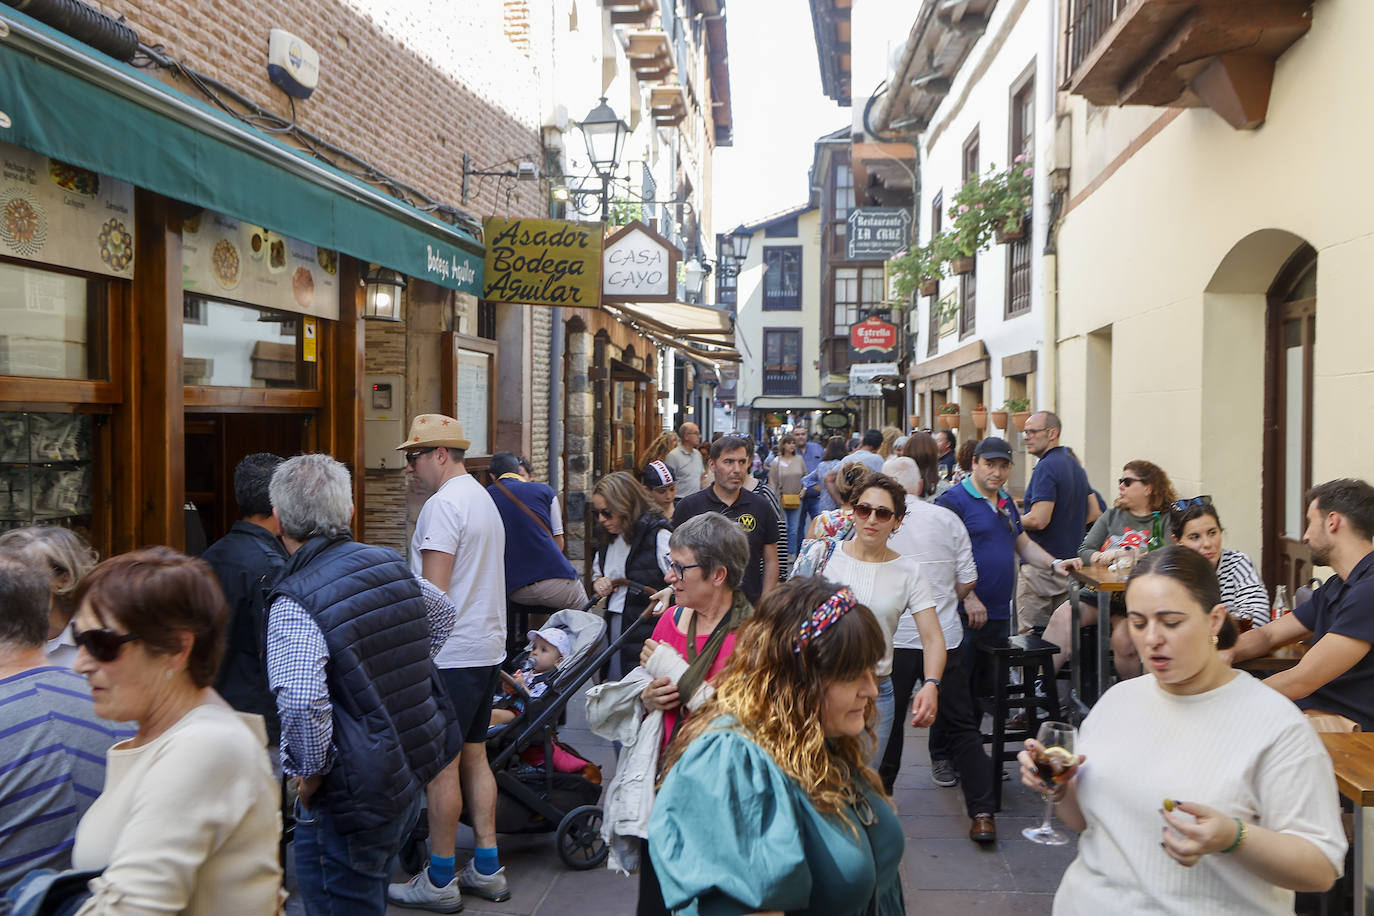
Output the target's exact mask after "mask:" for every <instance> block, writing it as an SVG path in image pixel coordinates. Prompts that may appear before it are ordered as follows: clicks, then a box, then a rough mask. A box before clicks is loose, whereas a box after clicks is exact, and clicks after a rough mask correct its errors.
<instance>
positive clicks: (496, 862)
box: [472, 846, 501, 875]
mask: <svg viewBox="0 0 1374 916" xmlns="http://www.w3.org/2000/svg"><path fill="white" fill-rule="evenodd" d="M472 861H473V862H475V863H477V872H478V873H479V874H483V875H494V874H496V873H497V872H498V871H500V870H501V856H500V854H499V853H498V852H497V851H496V847H495V846H490V847H487V848H486V849H483V848H482V847H481V846H478V847H477V848H476V849H474V850H473V851H472Z"/></svg>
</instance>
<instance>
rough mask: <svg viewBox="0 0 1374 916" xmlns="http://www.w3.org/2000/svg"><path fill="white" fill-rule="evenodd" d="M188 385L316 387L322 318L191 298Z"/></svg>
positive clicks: (186, 331)
mask: <svg viewBox="0 0 1374 916" xmlns="http://www.w3.org/2000/svg"><path fill="white" fill-rule="evenodd" d="M182 313H183V315H188V316H194V317H195V318H196V319H197V320H195V321H187V322H186V323H185V324H184V325H183V328H182V338H183V339H182V361H183V370H182V374H183V383H184V384H187V385H204V386H210V387H216V388H297V389H302V388H303V389H311V388H314V387H316V378H317V374H318V373H317V366H318V360H319V350H318V342H319V338H318V331H319V328H318V325H319V319H315V318H303V317H302V316H300V315H296V314H292V313H291V312H278V311H276V310H274V309H265V308H258V307H256V306H251V305H237V304H234V303H230V302H220V301H218V300H215V299H208V298H205V297H203V296H192V295H187V296H186V297H185V300H184V305H183V306H182Z"/></svg>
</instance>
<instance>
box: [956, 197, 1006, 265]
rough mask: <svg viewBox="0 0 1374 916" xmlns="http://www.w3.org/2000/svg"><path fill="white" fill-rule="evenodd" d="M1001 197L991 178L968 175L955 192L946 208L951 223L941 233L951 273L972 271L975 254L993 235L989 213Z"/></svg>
mask: <svg viewBox="0 0 1374 916" xmlns="http://www.w3.org/2000/svg"><path fill="white" fill-rule="evenodd" d="M1000 197H1001V191H1000V189H999V188H998V186H997V183H996V182H995V181H992V180H991V179H989V180H984V179H982V178H970V179H969V180H968V182H967V183H966V184H965V185H964V186H963V187H962V188H960V189H959V190H958V191H956V192H955V194H954V199H953V200H952V201H951V202H950V208H949V218H950V221H951V223H952V225H951V226H950V229H949V232H947V233H943V234H944V235H946V236H947V237H948V242H947V247H946V250H945V252H944V253H945V255H946V256H947V257H948V260H949V266H950V270H951V271H952V272H953V273H955V274H967V273H972V272H973V266H974V258H975V256H976V255H977V254H978V252H979V251H981V250H983V249H984V248H987V247H988V242H989V240H991V238H992V234H993V223H992V221H991V219H990V216H991V214H992V212H993V210H992V207H993V204H994V202H995V201H997V200H1000Z"/></svg>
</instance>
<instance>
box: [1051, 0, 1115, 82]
mask: <svg viewBox="0 0 1374 916" xmlns="http://www.w3.org/2000/svg"><path fill="white" fill-rule="evenodd" d="M1130 2H1131V0H1069V28H1068V34H1067V38H1068V51H1069V54H1068V58H1069V69H1068V73H1066V74H1064V75H1065V76H1066V77H1067V76H1068V75H1070V74H1072V73H1073V72H1075V71H1076V70H1077V69H1078V66H1079V64H1081V63H1083V61H1084V59H1086V58H1087V56H1088V55H1089V54H1091V53H1092V50H1093V48H1094V47H1096V46H1097V42H1098V39H1100V38H1101V37H1102V36H1103V35H1104V34H1106V32H1107V29H1108V28H1109V27H1110V26H1111V24H1112V23H1113V22H1115V21H1116V17H1117V16H1118V15H1120V13H1121V10H1122V9H1123V8H1125V7H1126V6H1127V5H1128V4H1129V3H1130Z"/></svg>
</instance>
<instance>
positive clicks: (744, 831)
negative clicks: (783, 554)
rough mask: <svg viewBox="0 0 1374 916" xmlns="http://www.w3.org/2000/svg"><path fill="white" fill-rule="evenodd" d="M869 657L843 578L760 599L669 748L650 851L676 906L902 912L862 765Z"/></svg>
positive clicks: (896, 861)
mask: <svg viewBox="0 0 1374 916" xmlns="http://www.w3.org/2000/svg"><path fill="white" fill-rule="evenodd" d="M883 653H884V637H883V634H882V627H881V626H880V625H879V623H878V621H877V620H876V619H875V618H874V616H873V614H872V612H870V611H869V610H868V608H867V607H865V606H864V605H863V603H862V602H860V601H859V600H858V599H857V598H856V596H855V595H854V593H853V591H852V590H851V589H848V588H844V587H842V586H840V585H838V584H837V583H834V582H830V581H827V580H826V579H823V578H821V577H819V576H816V577H810V578H804V579H793V580H792V581H790V582H788V583H787V584H786V585H784V586H782V587H781V588H778V589H776V590H774V591H772V592H770V593H769V594H768V595H767V596H765V597H764V598H763V600H762V601H761V602H760V605H759V610H758V612H757V613H756V614H755V615H754V617H753V618H752V619H751V620H750V621H749V622H747V623H746V624H745V625H744V626H743V627H742V628H741V630H740V641H739V648H738V649H737V650H736V652H735V654H734V655H733V656H732V657H731V660H730V663H729V664H728V665H727V666H726V668H725V670H724V671H723V672H721V674H720V676H719V677H718V678H717V679H716V681H715V688H716V691H715V694H714V696H713V697H712V698H711V699H710V700H709V701H708V702H707V703H706V705H704V706H703V707H702V708H701V709H699V710H698V711H697V713H696V714H695V715H694V716H693V717H692V718H691V719H690V720H689V721H688V722H687V723H686V724H685V725H684V726H683V727H682V729H681V731H680V732H679V734H678V737H677V739H676V740H675V741H674V742H673V744H672V745H671V746H670V747H669V749H668V755H667V758H666V775H665V776H664V777H663V786H662V788H661V790H660V791H659V795H658V798H657V800H656V802H655V804H654V810H653V814H652V815H651V816H650V820H649V850H650V854H651V856H652V858H653V861H654V863H655V866H656V868H657V869H658V871H659V874H660V876H661V880H662V884H663V897H664V901H665V902H666V903H667V904H668V906H669V907H671V908H673V910H674V911H675V912H690V913H757V912H768V913H781V912H787V913H795V914H816V916H859V914H875V916H896V914H899V913H904V912H905V908H904V905H903V900H902V887H901V875H900V870H899V865H900V864H901V859H902V851H903V846H904V843H905V841H904V839H903V836H902V828H901V825H900V823H899V821H898V820H897V816H896V811H895V810H894V809H893V806H892V803H891V802H890V801H889V800H888V799H887V798H885V797H884V795H883V792H882V787H881V785H880V783H879V781H878V777H877V774H876V773H874V772H873V770H872V769H871V768H870V767H869V766H868V765H867V763H866V762H865V755H866V752H867V750H868V747H867V745H868V740H869V738H870V736H871V734H872V731H871V729H872V726H873V721H874V713H875V711H874V703H873V701H874V698H875V696H876V694H877V686H876V684H875V683H874V679H873V668H874V666H875V665H876V664H878V663H879V662H880V661H881V659H882V657H883Z"/></svg>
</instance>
